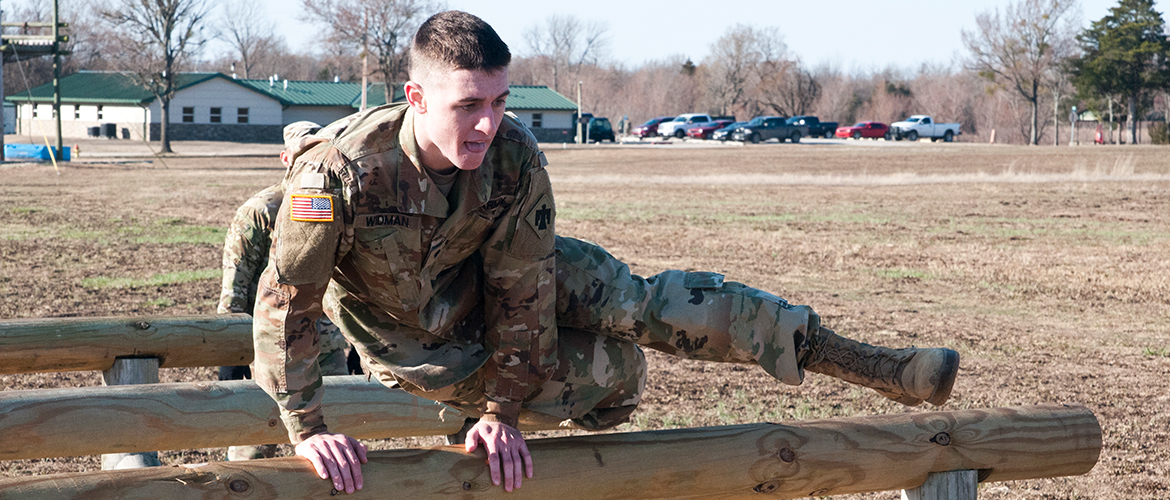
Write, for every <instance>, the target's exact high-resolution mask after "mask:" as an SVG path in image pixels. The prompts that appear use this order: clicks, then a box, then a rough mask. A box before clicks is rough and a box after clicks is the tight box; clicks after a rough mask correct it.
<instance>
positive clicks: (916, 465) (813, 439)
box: [0, 405, 1101, 500]
mask: <svg viewBox="0 0 1170 500" xmlns="http://www.w3.org/2000/svg"><path fill="white" fill-rule="evenodd" d="M529 449H530V450H531V453H532V457H533V461H534V463H535V469H536V475H535V477H534V478H532V479H526V480H525V481H524V486H523V487H522V488H520V489H519V490H516V491H514V492H512V493H508V494H505V493H504V490H503V489H502V488H500V487H498V486H492V484H491V480H490V477H489V474H488V470H487V466H486V464H485V460H484V458H483V455H482V454H478V455H469V454H466V453H464V452H462V451H461V448H460V447H458V446H447V447H437V448H430V449H406V450H387V451H377V452H371V453H370V461H369V463H367V464H366V465H365V466H364V467H363V475H364V477H365V489H363V490H362V491H361V492H359V493H358V494H357V495H356V496H354V497H352V498H354V499H363V498H386V499H390V498H411V499H430V498H435V499H446V498H452V497H458V498H480V499H486V498H501V499H505V498H506V499H508V500H521V499H527V498H536V499H545V498H589V499H596V498H680V497H685V498H759V497H760V496H761V494H765V495H767V496H768V497H769V498H800V497H806V496H823V495H838V494H847V493H861V492H872V491H888V490H897V489H903V488H912V487H915V486H918V485H921V484H922V483H923V482H924V481H925V480H926V477H927V475H928V474H929V473H931V472H943V471H951V470H968V469H970V470H978V471H980V478H981V479H983V480H986V481H1006V480H1017V479H1031V478H1042V477H1057V476H1066V475H1076V474H1084V473H1086V472H1088V471H1089V470H1090V469H1092V468H1093V466H1094V464H1096V462H1097V458H1098V456H1099V454H1100V451H1101V427H1100V426H1099V424H1098V423H1097V419H1096V417H1094V416H1093V413H1092V412H1091V411H1089V410H1088V409H1087V408H1085V407H1083V406H1061V405H1044V406H1028V407H1014V408H997V409H987V410H962V411H954V412H931V413H905V414H900V415H880V416H870V417H854V418H842V419H832V420H812V421H805V422H795V423H792V424H791V425H777V424H751V425H738V426H728V427H710V428H700V429H677V430H669V431H655V432H635V433H625V434H599V435H590V436H575V437H568V438H552V439H534V440H530V441H529ZM331 489H332V488H331V486H330V483H329V482H328V481H323V480H320V479H317V477H316V475H315V474H314V473H313V472H312V471H311V466H310V465H309V464H308V462H307V461H306V460H304V459H301V458H297V457H289V458H276V459H270V460H256V461H250V462H223V463H214V464H207V465H202V466H173V467H155V468H151V469H139V470H130V471H104V472H83V473H74V474H55V475H51V476H39V477H30V478H19V479H8V480H3V481H0V499H8V498H11V499H20V500H40V499H49V498H52V499H54V500H56V499H82V498H96V497H100V498H123V499H137V498H141V499H147V498H151V499H153V498H168V499H175V500H182V499H192V500H194V499H202V498H210V497H215V498H235V497H240V498H244V497H246V498H250V499H269V498H281V499H297V498H324V497H325V496H326V495H329V494H330V493H331Z"/></svg>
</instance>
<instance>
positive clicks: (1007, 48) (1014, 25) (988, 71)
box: [963, 0, 1080, 144]
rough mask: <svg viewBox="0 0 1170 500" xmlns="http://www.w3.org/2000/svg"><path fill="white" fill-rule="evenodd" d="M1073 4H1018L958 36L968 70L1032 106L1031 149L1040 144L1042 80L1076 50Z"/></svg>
mask: <svg viewBox="0 0 1170 500" xmlns="http://www.w3.org/2000/svg"><path fill="white" fill-rule="evenodd" d="M1076 5H1077V2H1076V0H1019V2H1018V3H1011V4H1008V6H1007V7H1005V8H1004V10H1003V13H1002V15H1001V14H1000V11H999V9H995V10H993V11H991V12H985V13H982V14H979V15H978V16H976V18H975V23H976V25H977V27H978V28H977V32H975V33H971V32H968V31H966V30H964V31H963V43H965V44H966V45H967V49H968V50H969V51H970V52H971V60H970V63H969V64H970V67H971V69H973V70H975V71H977V72H978V73H979V75H980V76H983V77H984V78H986V79H987V80H990V81H991V82H992V83H993V84H994V85H995V86H996V87H997V88H1004V89H1011V90H1012V91H1013V92H1014V93H1015V94H1016V95H1018V96H1019V97H1020V98H1022V99H1024V100H1025V101H1026V102H1027V103H1028V104H1029V106H1030V107H1031V124H1030V130H1031V134H1030V139H1029V143H1030V144H1039V140H1040V128H1041V125H1040V123H1039V106H1040V97H1041V95H1042V94H1043V93H1044V92H1043V87H1044V84H1045V82H1046V79H1047V78H1049V76H1050V74H1051V73H1052V72H1053V71H1057V70H1058V69H1059V68H1058V66H1059V65H1060V62H1061V61H1062V60H1063V59H1064V58H1065V57H1066V56H1067V55H1068V54H1069V53H1070V52H1071V50H1073V47H1075V36H1076V33H1077V32H1078V31H1079V24H1080V22H1079V19H1078V18H1077V12H1078V9H1074V8H1073V7H1074V6H1076Z"/></svg>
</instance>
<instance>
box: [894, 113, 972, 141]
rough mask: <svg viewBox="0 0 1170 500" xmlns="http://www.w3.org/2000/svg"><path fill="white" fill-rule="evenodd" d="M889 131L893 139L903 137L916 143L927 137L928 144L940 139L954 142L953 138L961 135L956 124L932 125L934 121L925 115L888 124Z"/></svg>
mask: <svg viewBox="0 0 1170 500" xmlns="http://www.w3.org/2000/svg"><path fill="white" fill-rule="evenodd" d="M890 131H891V132H893V134H894V139H896V140H899V141H900V140H902V138H903V137H905V138H906V139H908V140H911V141H917V140H918V139H919V138H920V137H929V138H930V142H934V141H937V140H939V139H942V140H943V141H945V142H951V141H953V140H955V136H956V135H959V134H962V133H963V132H962V131H961V130H959V124H958V123H934V119H932V118H931V117H929V116H927V115H914V116H911V117H910V118H907V119H905V120H902V121H900V122H894V123H892V124H890Z"/></svg>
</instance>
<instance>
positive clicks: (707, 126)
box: [687, 120, 735, 139]
mask: <svg viewBox="0 0 1170 500" xmlns="http://www.w3.org/2000/svg"><path fill="white" fill-rule="evenodd" d="M732 123H735V120H715V121H713V122H707V123H698V124H695V125H692V126H691V127H690V128H688V129H687V137H691V138H695V139H710V138H711V134H712V133H714V132H715V131H716V130H719V129H721V128H723V127H726V126H728V125H731V124H732Z"/></svg>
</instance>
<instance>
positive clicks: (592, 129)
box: [585, 117, 616, 142]
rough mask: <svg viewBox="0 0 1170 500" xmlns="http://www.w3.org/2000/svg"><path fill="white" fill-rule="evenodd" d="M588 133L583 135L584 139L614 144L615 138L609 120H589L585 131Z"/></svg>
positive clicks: (596, 118)
mask: <svg viewBox="0 0 1170 500" xmlns="http://www.w3.org/2000/svg"><path fill="white" fill-rule="evenodd" d="M586 130H587V131H588V133H587V134H586V135H585V137H586V139H587V140H589V141H592V142H601V141H609V142H614V141H615V140H616V137H614V134H613V126H612V125H610V123H609V118H602V117H595V118H590V119H589V128H588V129H586Z"/></svg>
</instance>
